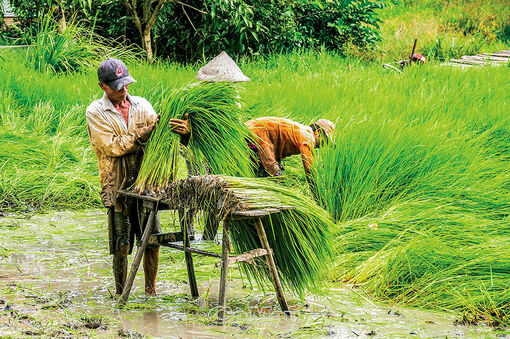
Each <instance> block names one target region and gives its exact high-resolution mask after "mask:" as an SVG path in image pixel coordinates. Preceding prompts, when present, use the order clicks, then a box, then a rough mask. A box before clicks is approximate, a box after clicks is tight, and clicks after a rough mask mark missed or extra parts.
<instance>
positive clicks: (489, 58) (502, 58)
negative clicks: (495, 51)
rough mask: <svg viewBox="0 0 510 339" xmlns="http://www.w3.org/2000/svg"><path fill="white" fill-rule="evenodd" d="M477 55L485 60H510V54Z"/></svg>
mask: <svg viewBox="0 0 510 339" xmlns="http://www.w3.org/2000/svg"><path fill="white" fill-rule="evenodd" d="M474 56H475V57H478V58H484V60H487V59H488V60H497V61H510V56H506V57H499V56H495V55H486V54H477V55H474Z"/></svg>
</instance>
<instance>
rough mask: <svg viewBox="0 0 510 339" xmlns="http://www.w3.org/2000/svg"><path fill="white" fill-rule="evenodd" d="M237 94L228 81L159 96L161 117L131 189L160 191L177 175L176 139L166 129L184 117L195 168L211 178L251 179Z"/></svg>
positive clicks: (248, 153)
mask: <svg viewBox="0 0 510 339" xmlns="http://www.w3.org/2000/svg"><path fill="white" fill-rule="evenodd" d="M236 95H237V94H236V91H235V88H234V87H233V85H232V84H228V83H206V82H203V83H198V84H192V85H189V86H187V87H184V88H182V89H177V90H173V91H170V92H165V93H162V94H161V100H160V103H159V108H160V110H161V111H160V112H161V117H160V121H159V123H158V125H157V126H156V129H155V130H154V132H153V133H152V135H151V137H150V139H149V141H148V144H147V147H146V149H145V155H144V160H143V162H142V165H141V168H140V172H139V174H138V178H137V181H136V185H135V190H136V191H138V192H143V191H145V190H147V189H149V190H154V191H159V190H160V189H161V188H164V187H165V186H168V185H169V184H171V183H172V182H173V181H174V180H175V178H176V175H177V169H178V168H177V167H178V166H177V160H178V154H179V147H180V145H179V140H180V137H179V136H178V135H177V134H175V133H173V132H172V131H171V129H170V127H169V123H170V120H171V119H173V118H179V119H183V118H184V115H185V114H188V119H189V121H190V128H191V136H190V140H189V143H188V146H187V147H188V148H189V149H190V150H191V154H192V159H191V160H192V161H193V163H194V164H195V165H197V166H203V164H207V166H208V168H209V170H210V172H212V173H214V174H226V175H240V176H252V175H253V169H252V165H251V162H250V149H249V147H248V144H247V142H246V140H249V139H250V132H249V130H248V129H247V127H246V126H245V125H244V124H243V123H242V122H241V121H242V111H241V110H240V108H239V107H238V105H237V104H236Z"/></svg>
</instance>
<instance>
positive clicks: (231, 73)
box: [197, 51, 250, 82]
mask: <svg viewBox="0 0 510 339" xmlns="http://www.w3.org/2000/svg"><path fill="white" fill-rule="evenodd" d="M197 79H198V80H203V81H213V82H216V81H232V82H241V81H250V78H248V77H247V76H246V75H244V74H243V72H242V71H241V69H240V68H239V66H237V64H236V63H235V61H234V60H232V58H231V57H230V56H229V55H228V54H227V53H226V52H225V51H223V52H221V53H220V54H219V55H218V56H216V57H215V58H214V59H212V60H211V61H209V63H208V64H207V65H205V66H204V67H202V68H200V70H199V71H198V73H197Z"/></svg>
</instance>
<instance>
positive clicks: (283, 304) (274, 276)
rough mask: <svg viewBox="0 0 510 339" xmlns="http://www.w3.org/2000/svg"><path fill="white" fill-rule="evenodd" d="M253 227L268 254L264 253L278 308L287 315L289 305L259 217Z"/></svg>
mask: <svg viewBox="0 0 510 339" xmlns="http://www.w3.org/2000/svg"><path fill="white" fill-rule="evenodd" d="M255 227H256V228H257V233H258V235H259V239H260V243H261V244H262V247H263V248H265V249H266V250H267V251H268V252H269V254H268V255H266V262H267V266H268V269H269V274H270V275H271V280H273V285H274V289H275V292H276V297H277V298H278V302H279V303H280V308H281V309H282V311H283V313H284V314H286V315H289V314H290V312H289V305H287V300H286V299H285V295H284V294H283V288H282V284H281V282H280V277H279V276H278V271H277V269H276V264H275V262H274V258H273V254H272V252H271V247H269V241H268V240H267V236H266V231H264V225H262V221H261V220H260V219H256V220H255Z"/></svg>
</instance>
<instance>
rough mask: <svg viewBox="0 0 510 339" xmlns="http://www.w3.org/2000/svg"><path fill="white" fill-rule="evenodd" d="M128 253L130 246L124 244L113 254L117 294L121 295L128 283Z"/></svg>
mask: <svg viewBox="0 0 510 339" xmlns="http://www.w3.org/2000/svg"><path fill="white" fill-rule="evenodd" d="M128 253H129V246H124V247H121V248H120V250H119V251H118V252H117V253H115V254H114V255H113V278H114V279H115V294H116V295H121V294H122V291H123V290H124V285H126V278H127V270H128Z"/></svg>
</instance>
